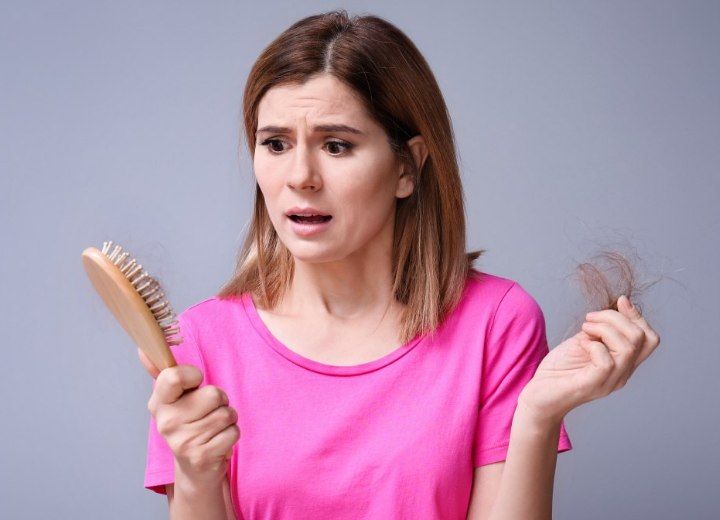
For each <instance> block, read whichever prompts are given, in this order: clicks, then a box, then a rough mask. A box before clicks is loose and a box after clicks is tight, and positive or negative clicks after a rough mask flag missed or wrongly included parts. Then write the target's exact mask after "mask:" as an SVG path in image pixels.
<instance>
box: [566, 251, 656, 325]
mask: <svg viewBox="0 0 720 520" xmlns="http://www.w3.org/2000/svg"><path fill="white" fill-rule="evenodd" d="M637 262H638V259H637V255H636V254H632V257H631V254H630V253H621V252H619V251H613V250H608V251H603V252H601V253H598V254H596V255H594V256H593V257H592V258H590V259H589V260H588V261H586V262H582V263H580V264H578V266H577V268H576V272H575V276H576V280H577V281H578V283H579V286H580V290H581V291H582V292H583V295H584V296H585V300H586V301H587V303H588V306H589V307H590V309H592V310H605V309H612V310H615V311H616V310H618V307H617V303H618V299H619V298H620V296H622V295H625V296H627V297H628V299H629V300H630V301H631V302H633V305H634V306H635V307H637V308H638V310H640V311H641V309H640V304H639V301H638V300H639V298H640V297H641V296H642V294H643V293H644V292H645V291H646V290H647V289H649V288H650V287H651V286H653V285H655V284H656V283H657V282H658V281H659V279H656V280H651V281H646V282H641V281H640V280H639V277H638V271H637Z"/></svg>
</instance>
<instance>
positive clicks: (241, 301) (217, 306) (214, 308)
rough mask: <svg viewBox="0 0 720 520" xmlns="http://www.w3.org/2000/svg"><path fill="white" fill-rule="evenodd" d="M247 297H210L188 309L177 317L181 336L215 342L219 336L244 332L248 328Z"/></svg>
mask: <svg viewBox="0 0 720 520" xmlns="http://www.w3.org/2000/svg"><path fill="white" fill-rule="evenodd" d="M247 298H249V297H248V296H245V295H242V296H232V297H228V298H220V297H217V296H215V297H212V298H207V299H206V300H203V301H201V302H199V303H196V304H194V305H192V306H190V307H188V308H187V309H186V310H185V311H183V312H182V313H181V314H180V315H179V316H178V323H179V325H180V330H181V332H182V335H183V336H185V335H190V336H194V337H195V338H196V340H198V342H199V341H200V340H201V339H208V338H210V339H213V340H217V339H219V337H220V336H224V335H227V334H228V333H232V334H233V335H235V334H236V333H237V331H240V332H242V331H244V330H245V329H247V327H249V326H250V318H249V316H248V310H247V305H248V302H247Z"/></svg>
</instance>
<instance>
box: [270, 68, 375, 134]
mask: <svg viewBox="0 0 720 520" xmlns="http://www.w3.org/2000/svg"><path fill="white" fill-rule="evenodd" d="M298 116H304V117H311V118H333V117H334V118H337V117H341V118H350V119H353V120H371V117H370V115H369V114H368V112H367V110H366V109H365V106H364V104H363V102H362V99H361V98H360V96H359V95H358V94H357V93H356V92H355V91H354V90H353V89H352V88H350V87H349V86H348V85H346V84H345V83H343V82H342V81H340V80H338V79H337V78H335V77H333V76H330V75H328V74H323V75H320V76H315V77H313V78H310V79H309V80H308V81H306V82H305V83H286V84H282V85H277V86H275V87H272V88H271V89H270V90H268V91H267V93H266V94H265V95H264V96H263V98H262V99H261V100H260V103H259V105H258V124H259V125H260V126H262V122H268V120H273V121H274V120H277V119H279V120H288V119H295V118H297V117H298Z"/></svg>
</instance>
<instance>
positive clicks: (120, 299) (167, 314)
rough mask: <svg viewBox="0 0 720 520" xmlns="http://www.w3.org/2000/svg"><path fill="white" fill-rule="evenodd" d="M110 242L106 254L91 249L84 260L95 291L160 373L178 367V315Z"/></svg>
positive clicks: (154, 284) (156, 286) (145, 275)
mask: <svg viewBox="0 0 720 520" xmlns="http://www.w3.org/2000/svg"><path fill="white" fill-rule="evenodd" d="M111 246H112V242H109V243H106V244H105V247H104V248H103V251H100V250H98V249H96V248H94V247H89V248H87V249H86V250H85V251H83V253H82V261H83V265H84V267H85V271H86V272H87V275H88V277H89V278H90V281H91V282H92V284H93V286H94V287H95V290H96V291H97V293H98V294H99V295H100V297H101V298H102V299H103V301H104V302H105V305H107V307H108V308H109V309H110V311H112V313H113V315H114V316H115V318H116V319H117V321H118V322H119V323H120V325H122V327H123V328H124V329H125V331H126V332H127V333H128V334H129V335H130V337H131V338H132V339H133V341H134V342H135V343H136V344H137V346H138V347H139V348H140V349H141V350H142V351H143V352H144V353H145V354H146V355H147V357H148V358H149V359H150V360H151V361H152V362H153V364H154V365H155V366H156V367H157V368H158V370H163V369H165V368H168V367H172V366H175V365H176V364H177V363H176V362H175V358H174V356H173V355H172V352H170V348H169V346H168V345H169V344H177V343H179V338H178V337H177V336H176V335H177V333H178V332H179V330H178V329H177V327H175V322H174V314H173V313H172V309H170V306H169V303H168V302H167V301H166V300H163V298H164V294H163V293H162V291H161V288H160V284H158V283H157V282H156V281H155V280H154V279H153V278H152V277H150V276H149V275H148V273H147V272H142V266H140V265H137V263H136V262H135V260H132V259H130V260H128V256H129V255H128V253H122V254H121V251H122V248H119V246H116V247H115V250H114V252H110V247H111Z"/></svg>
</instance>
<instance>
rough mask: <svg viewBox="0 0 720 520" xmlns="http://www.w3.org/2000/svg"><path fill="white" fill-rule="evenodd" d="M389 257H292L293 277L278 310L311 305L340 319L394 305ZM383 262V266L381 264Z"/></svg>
mask: <svg viewBox="0 0 720 520" xmlns="http://www.w3.org/2000/svg"><path fill="white" fill-rule="evenodd" d="M390 265H391V261H390V258H389V257H388V258H386V259H384V261H383V262H349V261H343V262H328V263H320V264H313V263H306V262H302V261H300V260H297V259H296V260H295V269H294V274H293V279H292V282H291V284H290V287H289V288H288V290H287V292H286V293H285V295H284V296H283V298H282V300H281V302H280V305H279V306H278V310H280V312H282V313H283V314H286V313H287V314H298V313H299V312H300V311H302V310H305V311H307V310H308V309H312V310H313V313H320V314H324V315H327V316H331V317H335V318H339V319H351V318H356V317H358V316H361V315H364V314H367V313H368V312H373V313H375V312H377V311H378V309H383V310H385V311H387V309H388V308H390V307H392V306H393V305H394V297H393V294H392V284H393V279H392V270H391V267H390ZM380 266H382V267H380Z"/></svg>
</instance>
